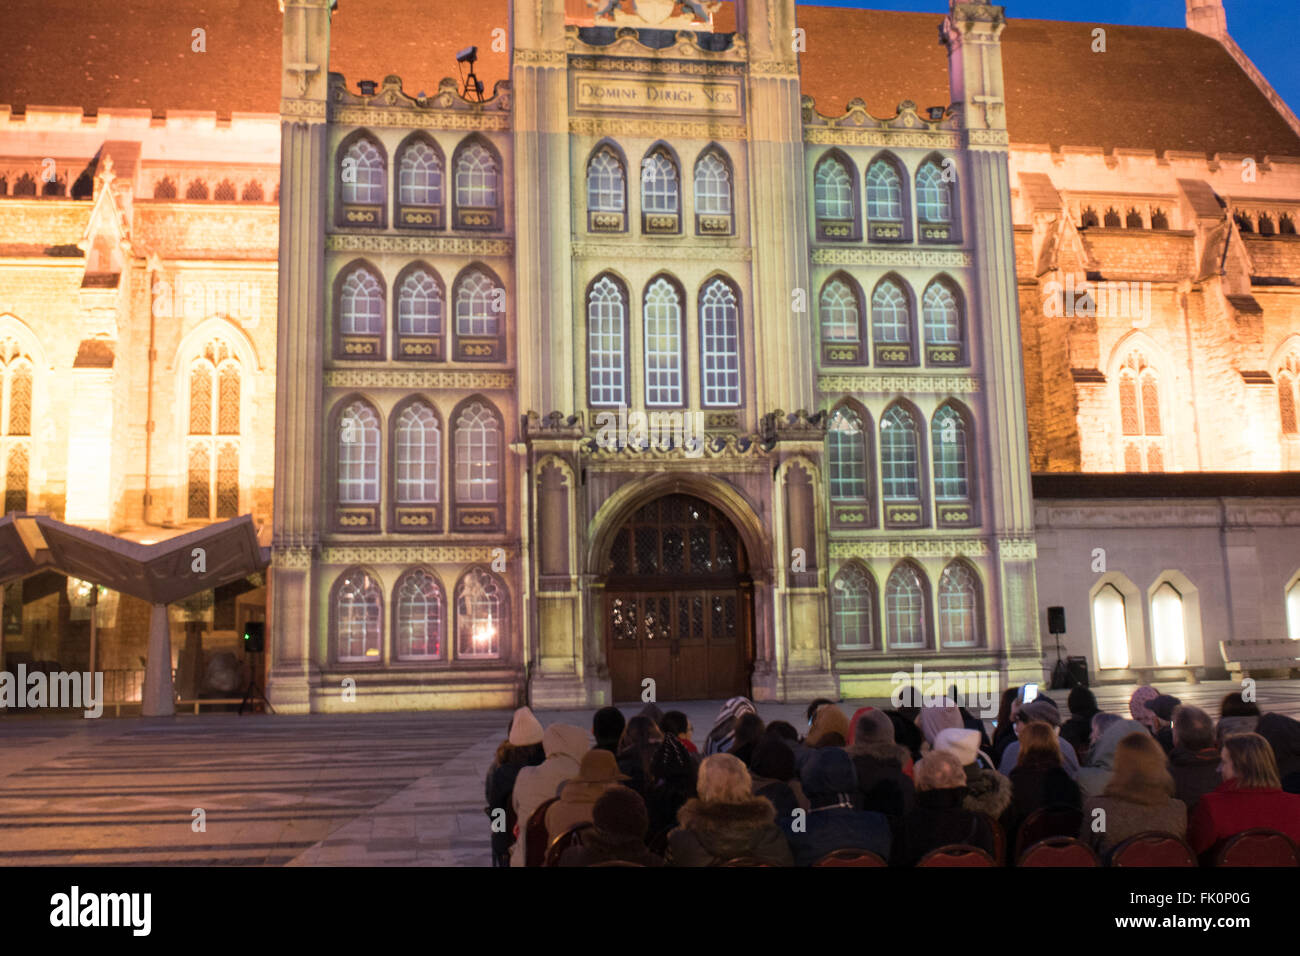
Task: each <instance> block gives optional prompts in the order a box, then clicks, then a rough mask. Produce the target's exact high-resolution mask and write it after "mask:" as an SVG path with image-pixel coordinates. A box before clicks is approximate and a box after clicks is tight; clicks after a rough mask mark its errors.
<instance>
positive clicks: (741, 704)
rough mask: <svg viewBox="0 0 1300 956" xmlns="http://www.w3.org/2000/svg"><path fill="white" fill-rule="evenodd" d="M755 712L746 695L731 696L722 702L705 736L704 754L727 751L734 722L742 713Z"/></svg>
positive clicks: (730, 742)
mask: <svg viewBox="0 0 1300 956" xmlns="http://www.w3.org/2000/svg"><path fill="white" fill-rule="evenodd" d="M756 713H758V711H756V710H755V709H754V705H753V704H752V703H750V701H749V698H748V697H733V698H731V700H729V701H727V702H726V703H725V704H723V705H722V709H721V710H719V711H718V719H717V720H715V721H714V722H713V729H712V730H710V731H709V736H708V737H707V738H705V741H704V754H705V756H711V755H712V754H721V753H727V752H728V751H729V750H731V744H732V741H733V740H734V739H735V736H736V722H737V721H738V720H740V718H741V715H742V714H756Z"/></svg>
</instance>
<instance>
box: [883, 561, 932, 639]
mask: <svg viewBox="0 0 1300 956" xmlns="http://www.w3.org/2000/svg"><path fill="white" fill-rule="evenodd" d="M927 628H928V625H927V622H926V613H925V583H924V576H923V575H922V574H921V572H920V570H919V569H917V568H916V567H915V566H913V565H911V564H900V565H899V566H898V567H896V568H894V571H893V573H892V574H890V575H889V581H888V582H887V583H886V585H885V629H886V635H887V639H888V642H889V645H888V646H889V647H890V648H891V649H896V650H919V649H922V648H924V647H926V645H927V644H928V640H927Z"/></svg>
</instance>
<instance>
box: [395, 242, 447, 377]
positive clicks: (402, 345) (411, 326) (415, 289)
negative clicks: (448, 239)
mask: <svg viewBox="0 0 1300 956" xmlns="http://www.w3.org/2000/svg"><path fill="white" fill-rule="evenodd" d="M442 316H443V294H442V281H441V280H440V279H439V278H438V274H437V273H436V272H434V271H433V269H431V268H429V267H428V266H426V265H424V264H423V263H419V264H417V265H414V266H411V267H409V268H408V270H407V271H406V273H405V274H404V275H402V276H400V277H399V278H398V280H397V345H396V348H395V350H394V355H395V357H396V358H400V359H407V360H417V361H418V360H425V361H431V360H438V359H441V358H442Z"/></svg>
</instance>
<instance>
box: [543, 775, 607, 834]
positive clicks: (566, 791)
mask: <svg viewBox="0 0 1300 956" xmlns="http://www.w3.org/2000/svg"><path fill="white" fill-rule="evenodd" d="M621 786H622V784H621V783H604V782H600V783H596V782H588V781H584V780H570V781H569V782H568V783H566V784H565V785H564V787H563V788H562V789H561V790H560V799H559V800H557V801H555V803H552V804H551V806H550V809H549V810H547V811H546V840H547V842H548V843H549V842H550V841H551V840H554V839H555V838H556V837H557V836H559V835H560V834H561V833H563V832H564V831H565V830H567V829H569V828H570V827H572V826H575V825H577V824H579V823H590V822H591V811H592V810H593V809H594V808H595V806H596V801H597V800H599V799H600V795H601V794H602V793H604V792H605V791H606V790H608V789H609V788H610V787H621Z"/></svg>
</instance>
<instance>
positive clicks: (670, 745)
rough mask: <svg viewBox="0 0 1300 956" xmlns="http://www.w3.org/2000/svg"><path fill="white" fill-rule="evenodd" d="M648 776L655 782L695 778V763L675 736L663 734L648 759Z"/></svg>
mask: <svg viewBox="0 0 1300 956" xmlns="http://www.w3.org/2000/svg"><path fill="white" fill-rule="evenodd" d="M650 776H651V777H653V778H654V780H655V781H659V780H678V779H681V778H683V777H686V778H690V777H694V776H695V761H694V760H692V759H691V753H690V751H689V750H687V749H686V745H685V744H683V743H682V742H681V741H680V740H679V739H678V738H677V735H676V734H674V733H665V734H664V739H663V742H662V743H661V744H660V745H659V746H658V748H656V750H655V752H654V755H653V756H651V758H650Z"/></svg>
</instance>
